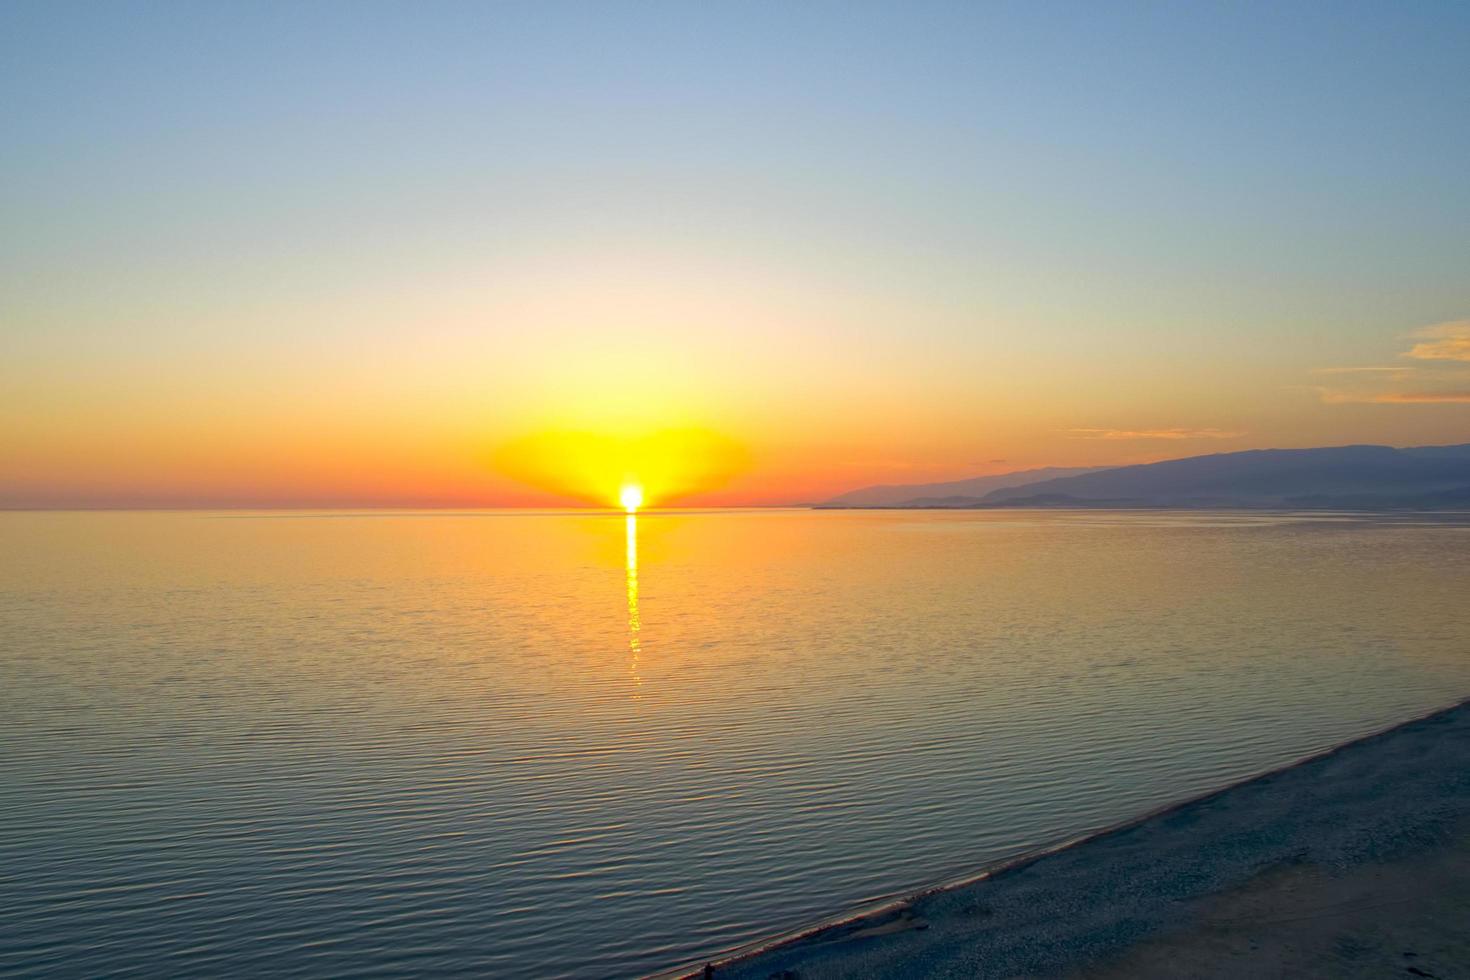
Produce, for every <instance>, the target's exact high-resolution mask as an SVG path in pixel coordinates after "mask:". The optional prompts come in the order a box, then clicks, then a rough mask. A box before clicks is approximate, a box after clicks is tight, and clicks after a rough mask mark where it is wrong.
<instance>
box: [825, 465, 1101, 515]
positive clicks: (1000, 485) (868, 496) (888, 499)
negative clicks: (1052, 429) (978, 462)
mask: <svg viewBox="0 0 1470 980" xmlns="http://www.w3.org/2000/svg"><path fill="white" fill-rule="evenodd" d="M1097 471H1098V468H1097V467H1086V466H1072V467H1068V466H1047V467H1043V468H1041V469H1035V470H1019V471H1017V472H1015V473H999V474H996V475H994V476H976V477H971V478H970V479H968V480H951V481H949V482H947V483H908V484H892V485H887V486H875V487H863V488H862V489H861V490H852V491H849V492H848V493H844V494H842V495H841V496H837V497H833V498H832V499H831V500H829V501H827V502H826V503H824V504H819V505H818V506H820V507H903V506H921V507H922V506H931V504H928V503H921V502H919V501H918V500H917V499H916V498H929V499H934V498H945V497H955V498H961V499H964V500H967V501H969V503H970V504H973V503H974V502H975V501H976V500H978V499H979V498H981V497H984V496H985V495H986V494H987V493H990V492H991V491H993V490H1001V489H1005V488H1008V487H1020V486H1025V485H1027V484H1030V483H1036V482H1039V481H1041V480H1052V479H1056V478H1059V477H1068V476H1080V475H1082V474H1084V473H1096V472H1097Z"/></svg>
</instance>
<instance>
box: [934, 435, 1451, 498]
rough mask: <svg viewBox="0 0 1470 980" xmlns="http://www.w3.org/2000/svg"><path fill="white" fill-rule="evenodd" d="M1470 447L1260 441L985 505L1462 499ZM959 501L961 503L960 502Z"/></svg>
mask: <svg viewBox="0 0 1470 980" xmlns="http://www.w3.org/2000/svg"><path fill="white" fill-rule="evenodd" d="M1466 488H1470V445H1458V446H1420V447H1412V448H1408V449H1395V448H1392V447H1390V446H1334V447H1330V448H1323V449H1260V450H1250V451H1247V452H1238V453H1218V454H1214V455H1209V456H1193V457H1189V458H1186V459H1175V460H1168V461H1166V462H1162V463H1149V464H1145V465H1141V466H1122V467H1118V468H1116V469H1110V470H1102V471H1100V472H1095V473H1088V474H1084V475H1080V476H1072V477H1062V478H1058V479H1050V480H1043V481H1039V482H1036V483H1032V484H1028V485H1026V486H1023V487H1004V488H999V489H997V490H994V491H992V492H990V493H988V494H986V495H985V497H984V499H983V500H982V501H977V502H976V505H978V506H1025V505H1032V506H1100V505H1106V504H1114V505H1118V506H1157V507H1191V506H1194V507H1222V506H1223V507H1269V506H1302V507H1333V506H1343V507H1354V508H1368V509H1374V508H1378V507H1400V506H1454V503H1455V502H1456V501H1460V500H1462V499H1464V494H1463V493H1460V492H1459V491H1462V490H1465V489H1466ZM950 506H953V504H950Z"/></svg>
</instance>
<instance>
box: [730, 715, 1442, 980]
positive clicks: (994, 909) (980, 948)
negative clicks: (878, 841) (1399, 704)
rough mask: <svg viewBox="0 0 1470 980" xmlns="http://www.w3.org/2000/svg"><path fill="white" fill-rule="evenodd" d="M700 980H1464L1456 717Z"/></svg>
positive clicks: (1438, 718)
mask: <svg viewBox="0 0 1470 980" xmlns="http://www.w3.org/2000/svg"><path fill="white" fill-rule="evenodd" d="M714 974H715V975H716V976H718V977H721V978H729V980H768V978H779V980H820V978H838V977H1016V976H1056V977H1107V978H1132V977H1255V976H1288V975H1290V976H1297V977H1369V976H1371V977H1385V976H1404V977H1437V978H1441V980H1449V978H1456V977H1470V702H1466V703H1462V704H1460V705H1458V706H1456V707H1452V708H1449V709H1446V710H1443V711H1440V712H1438V713H1436V714H1433V715H1430V716H1428V717H1426V718H1422V719H1419V720H1415V721H1412V722H1409V723H1407V724H1404V725H1400V726H1398V727H1396V728H1393V729H1390V730H1388V731H1385V732H1381V733H1378V734H1375V735H1371V736H1369V737H1367V738H1364V739H1361V740H1358V741H1355V742H1352V743H1349V744H1347V745H1344V746H1341V747H1339V748H1337V749H1335V750H1333V751H1331V752H1329V753H1326V754H1324V755H1320V756H1316V757H1313V758H1311V759H1308V760H1305V761H1302V762H1299V763H1297V764H1296V765H1293V766H1291V767H1289V768H1286V769H1281V770H1277V771H1275V772H1271V773H1268V774H1266V775H1262V776H1259V777H1256V778H1254V779H1251V780H1248V781H1245V782H1242V783H1238V784H1235V785H1233V786H1231V787H1229V788H1226V789H1223V790H1220V791H1218V792H1215V793H1212V794H1210V795H1208V796H1204V797H1201V798H1198V799H1195V800H1191V801H1189V802H1186V803H1183V804H1180V805H1177V806H1173V807H1170V808H1168V809H1165V810H1162V811H1159V812H1157V813H1154V814H1152V815H1149V816H1146V817H1143V818H1141V819H1138V820H1135V821H1132V822H1130V823H1128V824H1125V825H1123V826H1121V827H1118V828H1114V829H1112V830H1109V831H1106V832H1103V833H1101V834H1098V835H1096V836H1093V837H1089V838H1088V839H1086V840H1083V841H1080V842H1078V843H1076V844H1074V845H1071V846H1067V847H1064V848H1062V849H1060V850H1055V851H1052V852H1050V853H1047V854H1043V855H1041V856H1036V857H1031V858H1027V859H1023V860H1021V861H1018V862H1014V863H1012V864H1010V865H1008V866H1006V867H1004V868H1002V869H998V870H996V871H993V872H991V873H989V874H986V875H985V876H983V877H981V878H978V879H977V880H973V881H970V882H969V883H966V884H963V885H960V886H957V887H953V888H948V889H944V890H940V891H934V892H929V893H926V894H921V895H919V896H916V897H914V898H911V899H908V900H905V901H902V902H897V903H893V904H891V905H889V906H887V907H886V908H884V909H883V910H881V911H878V912H875V913H872V914H870V915H866V916H863V917H859V918H855V919H850V920H847V921H844V922H841V923H837V924H833V925H829V926H826V927H824V928H821V929H818V930H816V931H813V932H809V933H807V934H805V935H801V936H797V937H795V938H791V939H789V940H787V941H784V942H781V943H779V944H777V945H775V946H773V947H770V948H766V949H764V950H761V951H759V952H755V953H751V954H748V955H744V956H737V957H734V958H732V959H729V960H728V961H725V962H717V963H716V964H715V969H714Z"/></svg>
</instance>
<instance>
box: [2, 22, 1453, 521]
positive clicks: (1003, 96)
mask: <svg viewBox="0 0 1470 980" xmlns="http://www.w3.org/2000/svg"><path fill="white" fill-rule="evenodd" d="M1467 51H1470V5H1466V4H1463V3H1451V2H1443V3H1436V2H1423V3H1403V4H1393V3H1373V4H1355V3H1330V4H1325V3H1324V4H1297V3H1261V4H1250V3H1231V4H1223V3H1222V4H1218V5H1208V4H1136V5H1135V4H1115V5H1107V9H1104V5H1099V4H1090V3H1077V4H1047V3H1031V2H1027V3H1016V4H992V3H976V2H964V3H954V4H938V3H888V4H865V3H830V4H829V3H815V2H813V3H792V2H780V3H728V4H722V5H721V4H714V3H654V2H627V3H606V2H599V3H587V4H575V3H531V2H526V3H503V4H492V3H476V4H447V3H423V4H408V3H404V4H391V5H390V4H378V3H367V2H354V3H342V4H332V3H307V4H300V3H279V4H271V3H249V4H246V3H239V4H233V3H210V4H203V3H182V2H179V3H158V4H129V3H94V4H75V5H73V4H67V3H59V2H54V0H51V2H44V3H25V2H17V0H10V2H7V3H5V4H3V5H0V148H3V152H0V506H4V507H30V506H127V505H137V506H255V505H259V506H332V505H342V506H370V505H386V506H456V507H458V506H507V505H538V506H542V505H558V504H575V503H596V502H606V503H612V502H615V500H616V489H617V486H618V484H619V483H620V482H621V481H623V480H625V479H628V478H630V477H631V478H636V479H637V480H639V481H641V482H644V483H647V484H649V490H650V502H651V503H653V504H659V503H688V504H777V503H794V502H805V501H812V500H818V499H822V498H824V497H828V496H831V495H833V494H835V493H838V492H840V491H843V490H847V489H850V488H852V487H856V486H861V485H864V484H870V483H895V482H920V481H927V480H940V479H956V478H961V477H965V476H972V475H978V474H982V473H992V472H1003V471H1007V470H1014V469H1022V468H1027V467H1034V466H1046V465H1099V464H1112V463H1126V462H1139V461H1147V460H1154V459H1160V458H1166V457H1172V456H1183V455H1191V454H1197V453H1204V452H1218V451H1227V450H1236V449H1247V448H1258V447H1271V446H1283V447H1286V446H1309V445H1332V444H1341V443H1350V442H1381V443H1388V444H1394V445H1412V444H1430V443H1448V442H1467V441H1470V177H1467V175H1470V62H1467V58H1466V52H1467Z"/></svg>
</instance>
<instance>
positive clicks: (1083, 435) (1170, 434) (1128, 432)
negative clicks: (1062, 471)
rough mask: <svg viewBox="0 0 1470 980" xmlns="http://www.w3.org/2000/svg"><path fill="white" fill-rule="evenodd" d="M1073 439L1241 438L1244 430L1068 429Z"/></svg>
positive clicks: (1123, 440)
mask: <svg viewBox="0 0 1470 980" xmlns="http://www.w3.org/2000/svg"><path fill="white" fill-rule="evenodd" d="M1067 432H1068V433H1069V434H1070V435H1071V437H1072V438H1073V439H1107V440H1115V441H1119V442H1127V441H1133V440H1139V439H1239V438H1241V437H1242V436H1244V435H1245V433H1244V432H1235V431H1232V430H1228V429H1182V428H1176V429H1068V430H1067Z"/></svg>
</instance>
